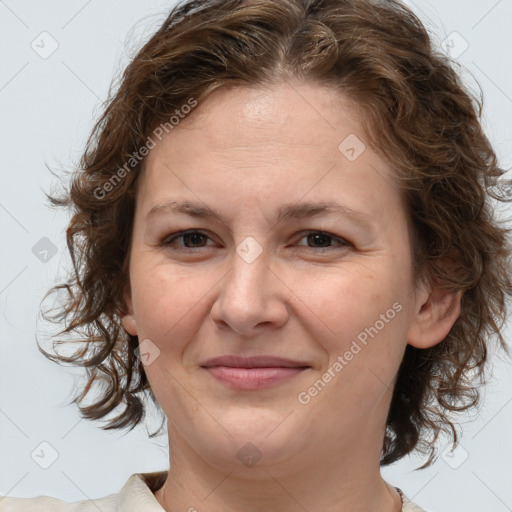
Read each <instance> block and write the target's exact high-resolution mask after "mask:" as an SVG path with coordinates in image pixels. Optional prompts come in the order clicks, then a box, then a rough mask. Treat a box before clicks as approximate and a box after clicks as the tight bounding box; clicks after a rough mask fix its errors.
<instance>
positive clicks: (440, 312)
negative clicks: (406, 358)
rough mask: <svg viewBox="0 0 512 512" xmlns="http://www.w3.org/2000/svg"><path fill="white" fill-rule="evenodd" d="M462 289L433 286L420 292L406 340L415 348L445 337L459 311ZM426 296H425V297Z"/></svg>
mask: <svg viewBox="0 0 512 512" xmlns="http://www.w3.org/2000/svg"><path fill="white" fill-rule="evenodd" d="M462 294H463V291H462V290H459V291H457V292H451V291H449V290H445V289H443V288H440V287H438V288H433V289H431V290H430V291H429V292H428V293H427V294H425V293H422V294H421V295H422V296H421V298H420V301H419V307H418V310H417V311H416V313H415V318H414V319H413V321H412V323H411V326H410V328H409V334H408V337H407V341H408V343H409V344H410V345H412V346H413V347H416V348H430V347H433V346H434V345H437V344H438V343H440V342H441V341H443V340H444V338H446V336H447V335H448V333H449V332H450V329H451V328H452V327H453V324H454V323H455V322H456V321H457V318H459V316H460V311H461V300H462ZM425 297H426V298H425Z"/></svg>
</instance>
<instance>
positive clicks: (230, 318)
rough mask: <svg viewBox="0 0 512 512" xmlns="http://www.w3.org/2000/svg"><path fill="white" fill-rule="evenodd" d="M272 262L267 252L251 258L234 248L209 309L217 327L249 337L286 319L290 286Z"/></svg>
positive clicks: (277, 325)
mask: <svg viewBox="0 0 512 512" xmlns="http://www.w3.org/2000/svg"><path fill="white" fill-rule="evenodd" d="M269 264H270V261H269V258H268V257H267V256H266V255H265V254H264V253H262V254H260V256H259V257H258V258H257V259H256V260H254V261H252V262H248V261H246V260H245V259H244V258H242V257H241V256H240V255H239V254H238V253H237V252H233V255H232V256H231V261H230V269H229V272H228V273H227V274H226V275H225V276H224V277H223V278H222V280H221V282H220V284H219V286H220V288H219V292H218V295H217V298H216V300H215V302H214V304H213V306H212V309H211V312H210V316H211V318H212V320H213V321H214V322H215V323H216V324H217V326H218V327H220V328H222V329H231V330H233V331H235V332H236V333H238V334H240V335H243V336H246V337H250V336H254V335H256V334H260V333H261V332H262V330H265V329H271V330H273V329H277V328H279V327H282V326H283V325H284V324H285V323H286V322H287V320H288V315H289V312H288V308H287V299H286V295H287V293H286V292H287V290H288V289H287V287H286V286H285V284H284V283H283V282H282V280H281V279H280V278H279V277H278V276H277V274H276V272H275V271H273V270H272V269H271V267H270V266H269Z"/></svg>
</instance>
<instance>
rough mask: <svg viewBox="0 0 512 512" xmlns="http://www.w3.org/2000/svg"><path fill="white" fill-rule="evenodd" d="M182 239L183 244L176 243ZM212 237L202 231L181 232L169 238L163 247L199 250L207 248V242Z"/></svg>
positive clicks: (163, 243)
mask: <svg viewBox="0 0 512 512" xmlns="http://www.w3.org/2000/svg"><path fill="white" fill-rule="evenodd" d="M179 239H181V240H182V242H183V244H176V241H177V240H179ZM208 240H210V237H209V236H208V235H206V234H205V233H203V232H201V231H179V232H178V233H173V234H172V235H171V236H170V237H167V238H166V239H165V240H164V241H163V242H162V245H164V246H166V247H167V246H174V247H173V248H174V249H175V250H178V251H179V250H187V249H199V248H201V247H206V242H207V241H208Z"/></svg>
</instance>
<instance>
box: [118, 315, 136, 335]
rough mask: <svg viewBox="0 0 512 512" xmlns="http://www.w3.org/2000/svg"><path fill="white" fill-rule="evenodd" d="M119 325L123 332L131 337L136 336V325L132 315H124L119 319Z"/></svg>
mask: <svg viewBox="0 0 512 512" xmlns="http://www.w3.org/2000/svg"><path fill="white" fill-rule="evenodd" d="M121 325H122V326H123V327H124V329H125V331H126V332H127V333H128V334H130V335H131V336H137V334H138V333H137V324H136V322H135V318H134V316H133V314H128V315H125V316H123V317H122V318H121Z"/></svg>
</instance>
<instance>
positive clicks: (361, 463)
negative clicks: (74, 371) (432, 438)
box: [123, 82, 460, 512]
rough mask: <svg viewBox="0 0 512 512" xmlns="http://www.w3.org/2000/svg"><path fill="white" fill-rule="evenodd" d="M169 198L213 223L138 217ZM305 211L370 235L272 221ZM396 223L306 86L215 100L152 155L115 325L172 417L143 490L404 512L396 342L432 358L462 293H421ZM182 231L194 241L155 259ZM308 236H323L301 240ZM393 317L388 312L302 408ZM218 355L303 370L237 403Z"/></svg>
mask: <svg viewBox="0 0 512 512" xmlns="http://www.w3.org/2000/svg"><path fill="white" fill-rule="evenodd" d="M350 134H355V135H357V137H358V138H359V139H360V140H361V141H362V142H363V143H364V144H365V145H366V149H365V150H364V152H363V153H362V154H361V155H360V156H359V157H358V158H356V159H355V160H354V161H350V160H349V159H348V158H346V156H345V155H344V154H342V152H340V150H339V149H338V146H339V144H340V142H342V141H343V140H344V139H345V138H346V137H347V136H348V135H350ZM170 200H175V201H185V200H188V201H191V202H194V203H199V204H200V205H207V206H209V207H211V208H214V209H216V210H218V211H219V212H220V213H221V214H222V215H223V216H224V217H225V219H224V222H221V221H219V220H215V219H210V218H195V217H192V216H189V215H187V214H183V213H176V212H173V211H172V210H171V209H161V210H159V213H155V214H152V215H150V216H149V217H147V214H148V212H149V211H150V210H151V209H152V208H153V207H155V206H156V205H159V204H162V203H165V202H166V201H170ZM306 201H307V202H313V203H319V202H326V201H333V202H336V203H338V204H340V205H342V206H346V207H350V208H352V209H353V210H357V211H360V212H362V214H363V215H365V216H366V217H365V218H366V221H367V225H364V226H363V225H359V224H358V223H357V222H356V221H355V220H354V219H353V218H352V217H351V216H348V215H346V214H344V213H343V214H342V213H335V214H329V215H317V216H307V217H304V218H298V219H297V218H289V219H285V220H282V221H281V222H279V223H276V220H275V219H276V212H277V210H278V209H279V208H281V207H282V206H283V205H285V204H288V203H298V202H306ZM407 219H408V217H407V211H406V209H405V207H404V205H403V202H402V200H401V198H400V196H399V194H398V188H397V186H396V182H395V181H394V177H393V176H392V173H391V168H390V166H389V164H388V163H387V162H386V160H385V159H384V158H382V157H381V156H379V155H378V154H377V153H375V152H373V151H372V149H371V146H370V143H369V142H368V141H365V140H364V137H363V131H362V126H361V124H360V117H359V115H358V114H357V113H356V111H355V109H354V108H353V106H351V105H350V103H349V102H348V101H347V99H346V98H344V97H343V96H341V95H340V93H339V92H334V91H331V90H328V89H325V88H323V87H321V86H320V85H317V84H313V83H309V82H296V83H293V84H292V83H286V82H282V83H279V84H276V85H272V86H271V87H267V88H261V87H257V88H246V87H227V86H224V87H222V88H220V89H217V90H216V91H214V92H213V93H212V94H210V95H209V96H208V97H207V98H206V100H205V101H204V103H200V104H199V106H198V107H197V108H196V109H195V110H194V111H193V112H192V113H191V114H190V115H189V116H188V117H187V118H186V119H184V120H183V121H181V123H180V124H179V125H178V126H177V127H176V128H175V129H174V130H173V131H172V132H170V133H169V134H167V135H165V137H164V138H163V139H162V141H161V142H159V143H158V144H157V146H156V147H155V148H154V149H152V150H151V152H150V154H149V155H148V157H147V159H146V161H145V167H144V170H143V173H142V175H141V176H140V182H139V188H138V191H137V202H136V212H135V219H134V226H133V240H132V246H131V255H130V292H129V294H128V296H127V297H126V302H127V312H128V313H127V315H126V316H125V317H124V318H123V326H124V328H125V329H126V330H127V331H128V332H129V333H130V334H132V335H137V336H138V337H139V342H142V341H143V340H149V341H145V342H144V343H146V347H150V349H151V350H150V352H151V353H152V354H153V356H151V359H152V360H151V362H150V363H149V364H147V365H146V367H145V370H146V373H147V376H148V379H149V381H150V384H151V388H152V390H153V392H154V394H155V396H156V398H157V400H158V403H159V405H160V406H161V407H162V409H163V411H164V413H165V414H166V416H167V418H168V429H169V446H170V453H171V459H170V460H171V461H172V462H171V464H170V470H169V475H168V478H167V481H166V482H165V484H164V486H163V487H162V488H161V489H159V490H158V491H156V492H155V496H156V498H157V500H158V502H159V503H160V504H161V505H162V507H163V508H164V509H165V510H167V511H171V510H172V511H178V510H189V509H191V508H192V507H193V508H195V509H197V510H201V511H207V512H221V511H222V512H231V511H232V512H235V511H236V512H238V511H240V510H244V511H246V512H263V511H268V510H269V509H270V510H273V511H275V512H278V511H283V512H284V511H286V512H290V511H297V512H298V511H304V510H307V511H308V512H319V511H322V512H340V511H345V510H346V511H349V510H350V511H351V512H363V511H364V512H369V511H375V512H376V511H380V512H383V511H384V512H391V511H395V512H396V511H399V510H400V509H401V502H400V497H399V495H398V493H397V492H396V490H395V489H394V488H393V487H391V486H390V485H389V484H387V483H386V482H385V481H384V480H383V478H382V477H381V475H380V467H379V459H380V454H381V448H382V441H383V436H384V431H385V426H386V416H387V413H388V410H389V405H390V400H391V393H392V389H393V384H394V380H395V377H396V373H397V370H398V368H399V365H400V362H401V361H402V358H403V354H404V351H405V348H406V345H407V344H408V343H409V344H411V345H413V346H415V347H419V348H427V347H430V346H433V345H435V344H436V343H439V342H440V341H442V339H443V338H444V337H445V336H446V334H447V333H448V331H449V330H450V328H451V326H452V325H453V323H454V322H455V320H456V318H457V317H458V315H459V313H460V295H459V294H457V295H452V294H448V292H446V291H443V290H441V289H436V288H434V289H430V288H427V287H421V288H415V286H414V282H413V274H412V260H411V246H410V233H409V229H408V221H407ZM189 229H194V230H200V231H201V232H202V233H203V234H205V235H206V236H203V237H201V236H199V237H196V238H194V237H192V239H190V238H177V239H175V240H174V241H172V242H171V243H169V244H167V245H166V244H165V242H166V241H167V242H169V240H170V238H171V235H172V234H173V233H177V232H178V231H182V230H189ZM318 230H321V231H324V232H327V233H328V234H329V235H330V236H331V238H329V237H327V239H326V238H322V237H320V239H318V238H315V237H314V236H313V237H308V234H311V232H315V231H318ZM246 237H253V239H254V240H256V241H257V243H258V244H259V245H260V247H261V249H262V252H261V254H260V255H259V256H258V257H257V258H256V259H255V260H254V261H252V262H250V263H249V262H247V261H246V260H245V259H244V258H242V257H241V256H240V255H239V254H238V253H237V250H236V249H237V247H238V246H239V245H240V244H242V242H243V241H244V240H245V239H246ZM311 238H312V239H311ZM338 239H340V240H341V241H340V240H338ZM343 240H345V242H344V243H343ZM185 244H188V247H187V246H186V245H185ZM325 246H328V247H325ZM394 303H398V304H399V305H400V306H401V307H402V308H401V310H400V312H397V313H396V315H394V318H393V319H391V320H389V321H388V322H386V323H385V326H384V327H383V328H381V329H380V330H379V331H378V334H377V335H375V336H374V337H373V338H369V341H368V343H367V345H366V346H363V345H361V344H360V345H361V347H362V349H361V350H360V351H359V352H358V353H357V355H354V357H353V358H352V359H351V360H350V361H347V364H346V365H344V366H343V369H342V371H339V372H337V373H336V372H335V377H333V378H332V379H331V380H330V382H329V383H328V384H327V385H326V386H325V387H324V388H323V389H322V390H321V391H320V392H318V394H317V395H316V396H314V397H313V398H311V400H310V402H309V403H307V404H302V403H300V402H299V401H298V395H299V393H300V392H303V391H307V390H308V389H309V388H310V387H311V386H312V385H313V384H314V383H315V381H318V379H321V378H322V375H324V374H325V373H326V372H327V371H328V369H329V368H331V372H332V366H333V364H334V363H335V362H336V360H337V358H338V356H340V355H341V356H343V355H344V354H345V353H346V351H347V350H349V348H350V346H351V343H352V342H353V340H356V339H357V336H358V335H359V334H360V333H361V332H363V331H364V330H365V328H368V327H370V326H374V325H375V324H376V321H377V320H379V319H380V318H382V317H381V315H383V314H384V315H385V314H386V311H388V310H389V309H390V308H392V305H393V304H394ZM386 318H387V317H386ZM226 354H235V355H240V356H253V355H272V356H281V357H286V358H291V359H296V360H300V361H306V362H307V364H308V365H309V366H310V368H308V369H307V370H306V371H304V372H301V373H300V374H298V375H296V376H294V377H293V378H292V379H289V380H287V381H286V382H283V383H280V384H278V385H275V386H273V387H272V388H269V389H264V390H250V391H248V390H236V389H231V388H229V387H227V386H226V385H225V384H223V383H221V382H219V381H217V380H216V379H214V378H213V377H212V376H211V375H210V374H209V373H208V372H207V371H206V370H205V369H204V368H201V363H202V362H204V361H205V360H206V359H208V358H211V357H216V356H220V355H226ZM153 357H154V360H153ZM247 443H252V445H254V446H255V447H256V449H257V450H258V452H259V454H261V458H260V459H259V460H258V462H257V463H256V464H255V465H253V466H251V467H249V466H247V465H245V464H243V463H242V462H241V460H240V459H239V458H238V457H237V452H238V451H239V450H240V449H241V448H242V447H244V446H245V447H246V448H245V449H248V448H247ZM250 449H251V450H254V448H250Z"/></svg>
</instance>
